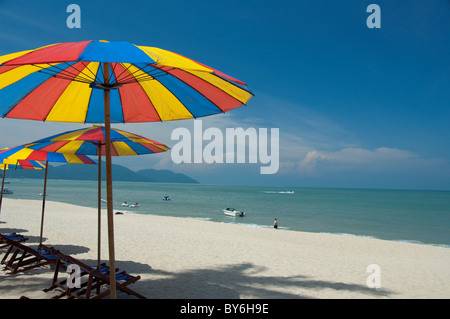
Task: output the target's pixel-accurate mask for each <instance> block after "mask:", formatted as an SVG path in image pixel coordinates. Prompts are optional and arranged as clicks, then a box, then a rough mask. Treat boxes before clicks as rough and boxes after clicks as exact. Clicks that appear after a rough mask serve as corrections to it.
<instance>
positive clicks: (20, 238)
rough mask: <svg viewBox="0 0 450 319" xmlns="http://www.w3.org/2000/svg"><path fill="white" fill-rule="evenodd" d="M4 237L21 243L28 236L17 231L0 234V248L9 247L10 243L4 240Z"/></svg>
mask: <svg viewBox="0 0 450 319" xmlns="http://www.w3.org/2000/svg"><path fill="white" fill-rule="evenodd" d="M6 239H10V240H13V241H15V242H18V243H21V242H24V241H27V240H28V237H25V236H23V235H21V234H17V233H9V234H0V245H1V246H0V249H2V248H6V247H9V246H10V245H11V244H10V243H9V242H7V241H6Z"/></svg>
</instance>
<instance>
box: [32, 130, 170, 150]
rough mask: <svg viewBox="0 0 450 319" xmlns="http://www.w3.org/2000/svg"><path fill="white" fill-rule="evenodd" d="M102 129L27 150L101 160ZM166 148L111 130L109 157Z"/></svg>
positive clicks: (65, 136)
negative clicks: (98, 158) (98, 157)
mask: <svg viewBox="0 0 450 319" xmlns="http://www.w3.org/2000/svg"><path fill="white" fill-rule="evenodd" d="M105 140H106V137H105V128H104V127H103V126H98V125H94V126H92V127H90V128H85V129H78V130H73V131H68V132H64V133H61V134H57V135H53V136H50V137H47V138H44V139H41V140H38V141H35V142H32V143H29V144H25V145H24V146H26V147H27V148H29V149H32V150H35V151H45V152H52V154H63V155H64V156H68V155H71V154H75V155H79V156H81V155H98V156H105V153H106V150H105V149H106V147H105ZM168 150H169V148H168V147H167V146H166V145H164V144H161V143H159V142H156V141H154V140H151V139H149V138H146V137H143V136H141V135H137V134H133V133H129V132H125V131H122V130H118V129H111V155H112V156H133V155H144V154H153V153H161V152H165V151H168Z"/></svg>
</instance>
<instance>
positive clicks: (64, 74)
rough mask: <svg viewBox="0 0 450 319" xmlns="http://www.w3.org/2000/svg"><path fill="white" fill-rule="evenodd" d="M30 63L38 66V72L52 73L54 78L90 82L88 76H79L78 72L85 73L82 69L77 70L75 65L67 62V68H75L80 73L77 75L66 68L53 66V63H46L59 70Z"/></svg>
mask: <svg viewBox="0 0 450 319" xmlns="http://www.w3.org/2000/svg"><path fill="white" fill-rule="evenodd" d="M66 64H67V63H66ZM32 65H33V66H35V67H38V68H40V69H41V70H39V72H41V73H44V74H49V75H52V76H54V77H56V78H59V79H64V80H70V81H77V82H83V83H91V82H92V80H91V79H90V78H89V77H87V78H85V77H83V76H80V75H79V74H83V75H85V74H84V73H83V72H82V71H79V70H78V69H77V68H75V67H73V66H71V65H69V64H67V65H68V66H69V68H72V69H74V70H77V71H79V72H80V73H79V74H78V75H76V74H75V73H73V72H69V71H68V70H67V69H62V68H60V67H57V66H54V65H53V66H52V65H51V64H50V63H49V64H48V65H49V66H51V67H53V68H55V69H58V70H59V71H60V72H55V71H53V72H52V71H50V70H49V69H48V68H44V67H42V66H40V65H37V64H32Z"/></svg>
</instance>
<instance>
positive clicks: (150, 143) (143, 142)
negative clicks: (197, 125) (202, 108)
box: [0, 125, 169, 264]
mask: <svg viewBox="0 0 450 319" xmlns="http://www.w3.org/2000/svg"><path fill="white" fill-rule="evenodd" d="M110 132H111V143H110V149H111V155H112V156H133V155H145V154H156V153H161V152H166V151H168V150H169V147H167V146H166V145H164V144H161V143H159V142H156V141H154V140H151V139H149V138H146V137H143V136H141V135H137V134H134V133H129V132H126V131H122V130H119V129H113V128H111V131H110ZM25 146H26V147H27V148H28V149H31V150H34V151H36V152H51V153H48V154H60V155H64V156H66V157H67V156H69V155H76V156H83V155H97V156H98V263H99V264H100V237H101V225H100V221H101V156H106V135H105V127H103V126H99V125H94V126H92V127H89V128H83V129H78V130H73V131H67V132H64V133H60V134H56V135H53V136H50V137H47V138H44V139H41V140H38V141H35V142H32V143H29V144H25ZM0 155H1V154H0ZM52 156H53V155H52Z"/></svg>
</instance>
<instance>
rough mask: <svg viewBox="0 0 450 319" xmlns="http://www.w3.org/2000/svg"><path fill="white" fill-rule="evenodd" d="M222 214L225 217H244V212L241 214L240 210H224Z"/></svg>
mask: <svg viewBox="0 0 450 319" xmlns="http://www.w3.org/2000/svg"><path fill="white" fill-rule="evenodd" d="M223 213H224V214H225V215H227V216H231V217H244V216H245V213H244V212H242V211H240V210H237V209H234V208H227V209H224V210H223Z"/></svg>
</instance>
